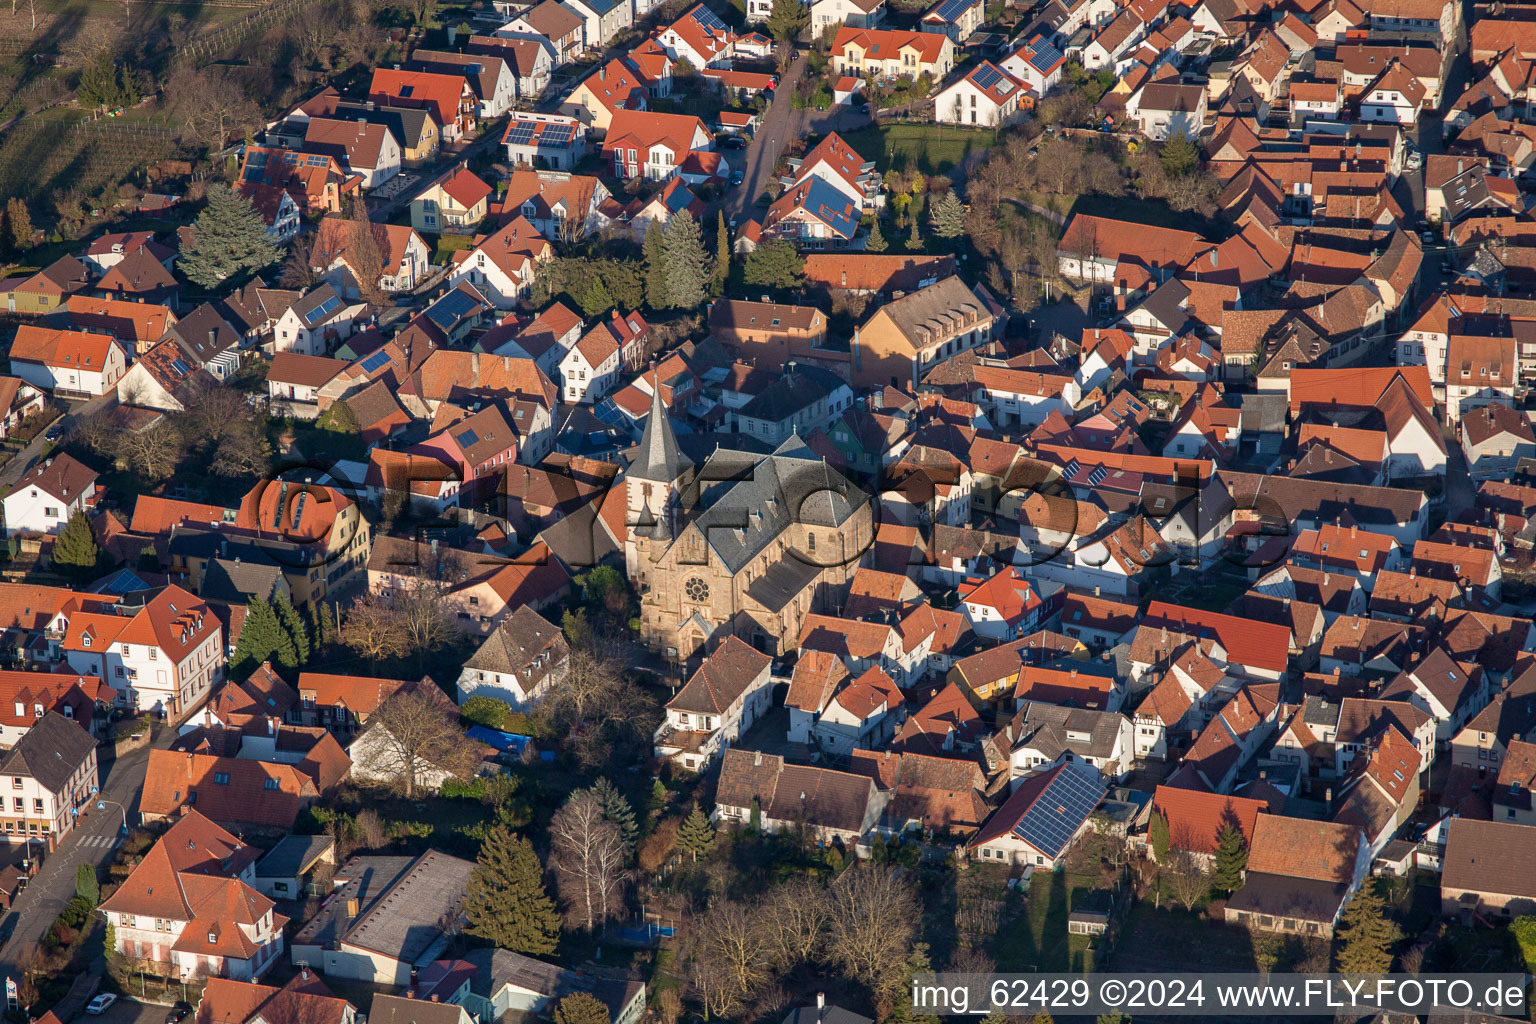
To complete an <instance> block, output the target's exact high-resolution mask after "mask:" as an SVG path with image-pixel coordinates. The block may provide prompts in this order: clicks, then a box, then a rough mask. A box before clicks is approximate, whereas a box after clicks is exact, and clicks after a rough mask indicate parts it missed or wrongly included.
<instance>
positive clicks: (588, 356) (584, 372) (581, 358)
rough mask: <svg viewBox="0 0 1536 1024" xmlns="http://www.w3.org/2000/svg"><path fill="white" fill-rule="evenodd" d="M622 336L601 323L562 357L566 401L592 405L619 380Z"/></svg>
mask: <svg viewBox="0 0 1536 1024" xmlns="http://www.w3.org/2000/svg"><path fill="white" fill-rule="evenodd" d="M621 368H622V361H621V360H620V358H619V339H618V338H617V337H615V336H614V333H613V331H611V330H609V328H608V325H607V324H606V323H598V324H596V325H594V326H593V327H592V329H591V330H589V331H588V332H587V333H586V334H583V335H582V336H581V339H580V340H579V341H577V342H576V344H574V345H572V346H571V348H570V351H568V352H566V354H565V356H564V357H563V358H562V359H561V360H560V381H561V385H560V387H561V392H562V394H563V396H564V400H565V401H566V402H572V403H576V402H579V403H581V404H583V405H592V404H593V403H595V402H597V401H598V399H600V398H602V397H603V396H604V395H606V394H607V393H608V392H609V391H611V390H612V389H613V387H614V385H615V384H617V383H618V382H619V370H620V369H621Z"/></svg>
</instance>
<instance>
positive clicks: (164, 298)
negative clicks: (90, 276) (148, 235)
mask: <svg viewBox="0 0 1536 1024" xmlns="http://www.w3.org/2000/svg"><path fill="white" fill-rule="evenodd" d="M95 294H96V295H98V296H101V297H104V298H109V299H120V300H122V301H125V302H157V303H163V304H164V305H167V306H170V307H171V308H172V309H175V308H176V307H177V305H178V304H179V302H180V297H181V285H180V284H179V283H177V281H176V278H174V277H172V276H171V272H170V271H169V270H168V269H166V266H165V264H164V263H161V262H160V261H159V260H157V259H156V258H155V257H154V256H152V255H150V253H149V252H148V251H147V250H145V249H140V250H139V251H137V252H133V253H129V254H128V255H127V256H124V257H123V258H122V260H121V261H120V262H119V263H117V264H116V265H115V266H113V267H112V269H111V270H108V271H107V272H106V273H105V274H103V275H102V277H101V280H99V281H97V282H96V288H95Z"/></svg>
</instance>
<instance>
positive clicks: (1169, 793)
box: [1152, 785, 1270, 864]
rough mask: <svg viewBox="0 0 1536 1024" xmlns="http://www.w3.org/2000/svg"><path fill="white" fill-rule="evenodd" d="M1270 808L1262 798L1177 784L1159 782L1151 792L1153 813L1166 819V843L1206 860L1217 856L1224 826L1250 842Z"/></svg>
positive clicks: (1208, 861) (1213, 859)
mask: <svg viewBox="0 0 1536 1024" xmlns="http://www.w3.org/2000/svg"><path fill="white" fill-rule="evenodd" d="M1269 810H1270V807H1269V804H1268V803H1266V802H1265V801H1263V800H1255V799H1251V798H1249V797H1243V796H1229V795H1227V794H1225V793H1207V792H1205V791H1203V790H1198V789H1184V788H1182V787H1178V786H1165V785H1159V786H1158V787H1157V790H1156V792H1155V793H1154V794H1153V796H1152V813H1153V814H1155V815H1158V816H1159V817H1161V818H1162V819H1163V821H1164V822H1165V823H1166V825H1167V827H1168V845H1169V847H1170V848H1171V849H1174V850H1184V851H1186V852H1188V853H1193V854H1195V855H1196V856H1198V857H1200V858H1201V859H1202V860H1204V861H1205V862H1207V863H1208V864H1209V863H1214V861H1215V859H1216V848H1217V836H1218V834H1219V833H1220V832H1221V830H1222V829H1223V828H1224V827H1226V826H1227V825H1229V824H1230V825H1234V826H1236V828H1237V830H1238V831H1239V832H1241V833H1242V835H1243V841H1244V843H1246V844H1249V845H1251V844H1252V842H1253V833H1254V828H1255V826H1256V825H1257V824H1258V819H1259V816H1260V815H1262V814H1266V813H1268V812H1269Z"/></svg>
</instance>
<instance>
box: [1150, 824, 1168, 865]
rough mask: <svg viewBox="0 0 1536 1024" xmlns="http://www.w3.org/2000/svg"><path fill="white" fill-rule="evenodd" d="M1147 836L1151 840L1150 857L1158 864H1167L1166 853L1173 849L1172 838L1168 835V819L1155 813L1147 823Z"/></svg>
mask: <svg viewBox="0 0 1536 1024" xmlns="http://www.w3.org/2000/svg"><path fill="white" fill-rule="evenodd" d="M1147 836H1148V838H1149V839H1151V840H1152V856H1153V857H1154V858H1155V859H1156V860H1157V862H1158V863H1159V864H1166V863H1168V853H1169V851H1170V850H1172V849H1173V838H1172V837H1171V836H1170V835H1169V834H1168V818H1167V816H1166V815H1163V814H1161V813H1159V812H1157V811H1153V812H1152V820H1151V821H1150V822H1148V823H1147Z"/></svg>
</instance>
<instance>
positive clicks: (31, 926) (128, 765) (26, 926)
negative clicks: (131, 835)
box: [0, 729, 174, 1018]
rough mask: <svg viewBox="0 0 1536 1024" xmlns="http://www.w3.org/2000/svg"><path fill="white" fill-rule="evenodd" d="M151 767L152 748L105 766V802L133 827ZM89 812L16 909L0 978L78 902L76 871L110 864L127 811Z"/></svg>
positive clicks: (166, 739)
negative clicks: (61, 914) (67, 909)
mask: <svg viewBox="0 0 1536 1024" xmlns="http://www.w3.org/2000/svg"><path fill="white" fill-rule="evenodd" d="M173 736H174V732H173V731H172V730H170V729H165V730H163V731H162V733H161V737H160V742H161V744H162V745H168V744H169V743H170V741H171V739H172V737H173ZM110 750H111V748H110V747H98V748H97V756H98V757H99V756H100V755H101V754H102V753H107V756H108V757H109V758H110V757H111V754H110ZM148 765H149V747H147V746H146V747H141V748H139V749H138V750H133V751H130V752H128V753H127V754H124V755H123V756H122V757H120V758H117V759H115V760H109V761H108V762H107V763H105V764H103V765H102V766H101V776H102V783H101V798H102V799H105V800H110V801H115V802H116V803H118V804H121V805H122V806H123V807H124V808H126V809H127V813H128V824H130V825H133V824H136V823H137V821H138V802H139V795H140V793H141V792H142V791H143V789H144V771H145V769H146V768H147V767H148ZM87 808H88V809H87V811H86V813H84V814H82V815H81V816H80V821H79V823H78V824H77V825H76V826H75V827H74V829H72V830H71V831H70V833H69V834H68V835H67V836H65V837H64V841H63V843H62V844H61V845H60V846H59V848H58V849H57V850H55V851H53V853H52V854H51V855H49V856H48V857H47V858H46V859H45V860H44V861H43V867H42V870H41V871H39V872H38V874H37V876H36V877H34V878H33V879H32V881H31V882H29V883H28V884H27V888H26V890H25V891H24V892H23V893H22V894H21V898H20V899H18V900H17V901H16V905H15V907H14V908H13V910H14V911H15V912H16V913H17V914H19V915H20V918H19V920H18V921H17V922H16V928H15V930H14V931H13V932H12V933H11V938H10V940H9V941H8V942H6V943H5V945H4V946H0V974H5V975H10V976H15V974H16V973H17V969H18V967H19V966H20V964H21V963H22V962H23V961H24V960H26V958H27V957H29V956H30V955H31V953H32V951H33V950H34V949H35V948H36V947H37V945H38V943H39V942H41V941H42V938H43V933H44V932H45V931H47V929H48V926H49V925H51V924H52V923H53V921H54V919H55V918H57V917H58V916H59V914H60V912H62V911H63V909H64V907H65V905H66V904H67V903H69V901H70V900H71V899H73V898H74V895H75V868H76V867H77V866H78V865H80V864H95V865H97V866H98V867H99V866H101V865H102V864H105V863H107V861H109V860H110V859H111V858H112V852H113V851H114V850H115V849H117V844H118V838H117V831H118V828H119V826H121V825H122V823H123V811H121V810H119V809H118V808H117V807H114V806H112V804H111V803H109V804H107V807H106V809H105V810H97V809H96V805H95V803H94V802H93V803H90V804H88V805H87ZM162 1018H163V1011H162Z"/></svg>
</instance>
